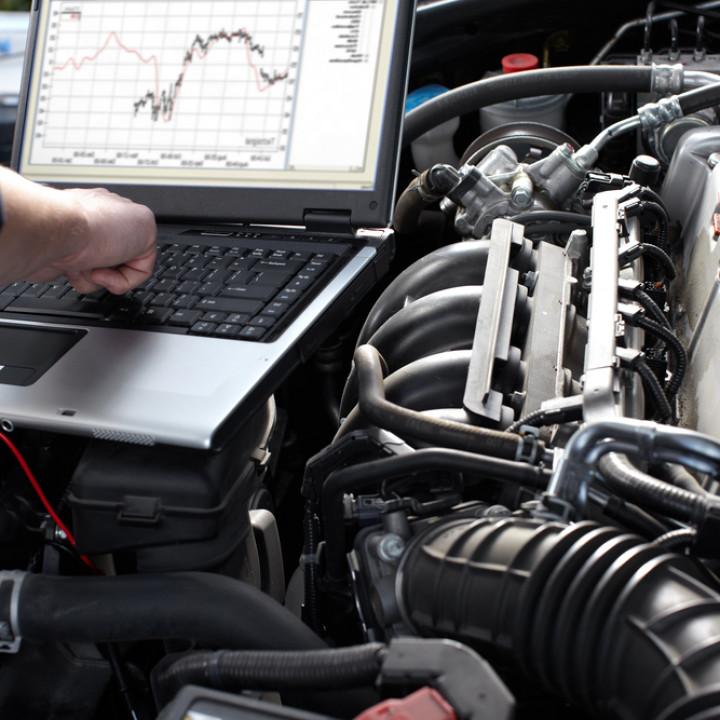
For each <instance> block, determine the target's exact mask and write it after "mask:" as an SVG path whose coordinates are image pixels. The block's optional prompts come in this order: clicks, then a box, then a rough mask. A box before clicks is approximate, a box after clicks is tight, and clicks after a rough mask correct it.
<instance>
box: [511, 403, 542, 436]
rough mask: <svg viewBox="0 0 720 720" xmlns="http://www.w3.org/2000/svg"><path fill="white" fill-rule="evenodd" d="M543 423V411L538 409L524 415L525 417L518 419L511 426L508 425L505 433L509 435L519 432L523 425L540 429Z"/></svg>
mask: <svg viewBox="0 0 720 720" xmlns="http://www.w3.org/2000/svg"><path fill="white" fill-rule="evenodd" d="M544 422H545V411H544V410H542V409H540V408H538V409H537V410H533V412H531V413H528V414H527V415H525V417H521V418H519V419H518V420H516V421H515V422H514V423H513V424H512V425H509V426H508V427H507V428H505V432H509V433H516V432H519V430H520V428H521V427H522V426H523V425H528V426H530V427H540V426H541V425H543V424H544Z"/></svg>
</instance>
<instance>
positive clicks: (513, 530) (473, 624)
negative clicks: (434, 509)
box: [395, 517, 720, 720]
mask: <svg viewBox="0 0 720 720" xmlns="http://www.w3.org/2000/svg"><path fill="white" fill-rule="evenodd" d="M395 587H396V588H397V594H398V601H399V606H400V610H401V614H402V617H403V619H404V620H405V622H407V623H408V625H409V626H410V627H412V628H414V629H415V631H416V632H418V633H420V634H422V635H427V636H438V635H439V636H442V637H450V638H454V639H458V640H460V641H462V642H464V643H466V644H469V645H472V646H475V647H476V648H477V649H479V650H480V651H481V652H482V651H483V650H484V649H486V648H487V647H488V646H491V647H494V649H495V652H496V653H498V652H501V651H505V654H506V655H509V656H510V657H511V658H514V660H515V662H516V663H517V664H519V665H520V666H521V667H522V668H524V669H525V671H526V672H527V674H528V676H529V677H531V678H533V679H534V680H536V681H539V682H541V683H543V684H544V685H545V686H546V687H547V688H549V689H550V690H553V691H556V692H558V693H559V694H561V695H563V696H564V697H565V698H566V699H567V700H569V701H570V702H572V703H573V704H575V705H579V706H584V707H585V708H588V709H589V710H590V711H591V712H592V714H593V716H597V717H609V716H610V717H619V718H623V719H624V720H661V719H662V720H679V719H680V718H682V719H683V720H689V719H690V718H692V719H693V720H700V718H701V717H702V718H708V717H717V708H718V707H720V685H718V683H717V678H718V677H720V594H718V592H717V591H715V590H713V589H711V588H710V587H709V586H708V585H707V584H706V583H705V581H704V576H703V573H702V572H700V571H698V570H697V569H696V566H695V565H694V563H693V562H691V561H690V560H689V559H688V558H685V557H681V556H679V555H675V554H671V553H668V552H666V551H664V550H663V549H662V548H660V547H658V546H657V545H655V544H654V543H646V542H643V541H642V539H641V538H639V537H637V536H635V535H631V534H627V533H622V532H620V531H618V530H616V529H614V528H609V527H602V526H598V525H596V524H595V523H591V522H580V523H575V524H573V525H569V526H568V525H565V524H563V523H550V522H544V521H542V520H539V519H526V518H520V517H512V518H488V519H482V520H469V519H454V520H445V521H440V522H438V523H436V524H435V525H433V526H432V527H430V528H428V530H427V531H426V532H424V533H421V534H419V535H418V536H416V537H415V538H414V539H413V540H412V541H411V543H410V545H409V546H408V548H407V550H406V552H405V554H404V555H403V558H402V560H401V562H400V566H399V568H398V573H397V578H396V583H395ZM700 708H702V709H707V708H715V711H714V713H712V714H704V715H701V714H700Z"/></svg>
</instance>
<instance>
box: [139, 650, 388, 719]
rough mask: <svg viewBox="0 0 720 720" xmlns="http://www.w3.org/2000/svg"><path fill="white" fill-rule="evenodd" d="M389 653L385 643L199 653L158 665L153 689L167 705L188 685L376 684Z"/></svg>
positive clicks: (308, 687) (289, 687)
mask: <svg viewBox="0 0 720 720" xmlns="http://www.w3.org/2000/svg"><path fill="white" fill-rule="evenodd" d="M385 653H386V648H385V645H382V644H380V643H368V644H367V645H359V646H354V647H346V648H340V649H328V650H296V651H271V650H250V651H239V650H233V651H231V650H220V651H217V652H196V653H191V654H189V655H185V656H183V657H181V658H179V659H176V660H174V661H173V662H172V663H170V664H169V665H167V666H165V667H162V668H158V670H157V671H156V672H155V673H154V677H153V690H154V693H155V695H156V697H157V699H158V704H159V705H164V704H166V703H167V702H169V701H170V700H171V699H172V698H173V697H174V696H175V694H176V693H177V692H178V690H180V688H182V687H183V686H184V685H188V684H193V685H201V686H203V687H212V688H217V689H220V690H226V691H230V692H241V691H243V690H276V691H278V692H280V693H283V692H287V691H295V690H298V689H300V688H301V689H302V690H303V691H318V690H327V689H329V688H332V689H333V690H347V689H348V688H359V687H372V686H373V685H374V683H375V681H376V680H377V677H378V674H379V672H380V668H381V665H382V661H383V657H384V655H385Z"/></svg>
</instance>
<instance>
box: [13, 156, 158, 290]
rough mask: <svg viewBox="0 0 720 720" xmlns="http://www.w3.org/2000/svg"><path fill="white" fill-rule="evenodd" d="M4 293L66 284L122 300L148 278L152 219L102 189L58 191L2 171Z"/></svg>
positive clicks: (153, 232) (152, 246) (152, 249)
mask: <svg viewBox="0 0 720 720" xmlns="http://www.w3.org/2000/svg"><path fill="white" fill-rule="evenodd" d="M0 190H1V192H2V197H3V203H4V206H5V223H4V226H3V228H2V229H1V230H0V285H2V284H6V283H9V282H13V281H15V280H29V281H31V282H49V281H50V280H53V279H55V278H57V277H60V276H61V275H65V276H67V278H68V279H69V280H70V282H71V283H72V284H73V285H74V286H75V287H76V288H77V289H78V290H80V292H91V291H93V290H96V289H97V288H99V287H106V288H107V289H108V290H110V292H113V293H124V292H127V291H128V290H130V289H131V288H132V287H135V286H136V285H138V284H139V283H141V282H143V281H144V280H145V279H147V277H149V275H150V273H151V271H152V268H153V263H154V259H155V242H156V232H157V231H156V227H155V218H154V217H153V214H152V212H151V211H150V210H149V209H148V208H146V207H144V206H143V205H138V204H136V203H133V202H131V201H130V200H127V199H125V198H122V197H120V196H119V195H115V194H114V193H110V192H108V191H107V190H103V189H73V190H55V189H53V188H49V187H45V186H42V185H38V184H36V183H33V182H30V181H28V180H26V179H24V178H22V177H20V176H19V175H17V174H16V173H14V172H12V171H11V170H8V169H7V168H2V167H0Z"/></svg>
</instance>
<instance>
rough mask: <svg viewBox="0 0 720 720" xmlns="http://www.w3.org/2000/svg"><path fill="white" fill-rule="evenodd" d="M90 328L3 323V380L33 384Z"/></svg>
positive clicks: (0, 343)
mask: <svg viewBox="0 0 720 720" xmlns="http://www.w3.org/2000/svg"><path fill="white" fill-rule="evenodd" d="M86 332H87V331H86V330H80V329H77V330H74V329H69V328H32V327H26V326H23V327H15V326H11V325H0V384H4V385H31V384H32V383H34V382H35V381H36V380H37V379H38V378H40V377H41V376H42V375H43V373H44V372H45V371H46V370H48V369H49V368H51V367H52V366H53V364H54V363H55V362H56V361H57V360H58V359H59V358H61V357H62V356H63V355H64V354H65V353H66V352H67V351H68V350H69V349H70V348H71V347H72V346H73V345H74V344H75V343H76V342H77V341H78V340H79V339H80V338H81V337H82V336H83V335H85V333H86Z"/></svg>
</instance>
